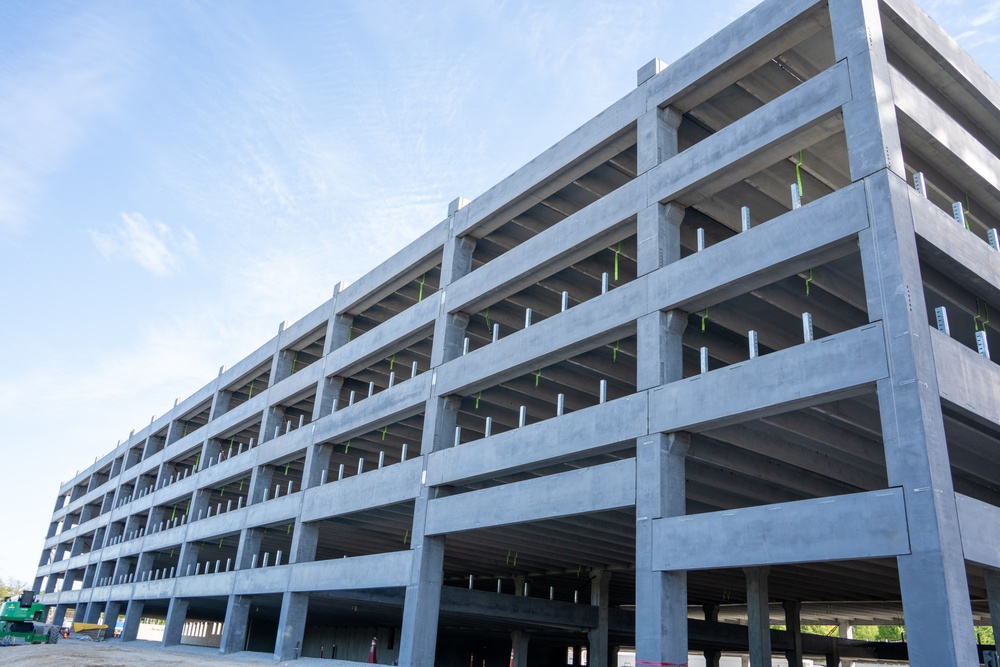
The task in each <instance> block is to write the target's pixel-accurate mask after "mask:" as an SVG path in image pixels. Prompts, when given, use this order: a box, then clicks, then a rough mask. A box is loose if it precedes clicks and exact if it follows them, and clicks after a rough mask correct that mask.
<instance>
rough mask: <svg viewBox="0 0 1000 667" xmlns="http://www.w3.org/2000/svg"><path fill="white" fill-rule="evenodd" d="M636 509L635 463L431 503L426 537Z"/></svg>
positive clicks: (548, 478)
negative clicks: (623, 509) (628, 508)
mask: <svg viewBox="0 0 1000 667" xmlns="http://www.w3.org/2000/svg"><path fill="white" fill-rule="evenodd" d="M634 504H635V459H627V460H624V461H616V462H614V463H605V464H603V465H598V466H593V467H591V468H583V469H580V470H573V471H571V472H564V473H559V474H556V475H548V476H545V477H539V478H536V479H530V480H527V481H524V482H514V483H511V484H504V485H503V486H497V487H491V488H487V489H481V490H479V491H470V492H468V493H462V494H459V495H455V496H446V497H444V498H437V499H435V500H431V501H430V502H429V503H428V506H427V523H426V530H425V532H426V534H428V535H442V534H445V533H454V532H459V531H463V530H474V529H478V528H491V527H494V526H506V525H511V524H517V523H527V522H531V521H543V520H545V519H551V518H554V517H558V516H572V515H576V514H588V513H591V512H600V511H603V510H610V509H618V508H622V507H629V506H632V505H634Z"/></svg>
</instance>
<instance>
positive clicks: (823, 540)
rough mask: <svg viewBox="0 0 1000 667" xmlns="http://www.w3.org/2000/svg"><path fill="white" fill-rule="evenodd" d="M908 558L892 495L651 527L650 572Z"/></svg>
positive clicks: (899, 505) (899, 501)
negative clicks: (651, 552)
mask: <svg viewBox="0 0 1000 667" xmlns="http://www.w3.org/2000/svg"><path fill="white" fill-rule="evenodd" d="M908 553H910V545H909V540H908V532H907V526H906V510H905V507H904V504H903V493H902V491H901V490H900V489H898V488H892V489H885V490H882V491H869V492H866V493H856V494H851V495H845V496H834V497H830V498H815V499H811V500H801V501H798V502H794V503H783V504H779V505H765V506H763V507H745V508H741V509H736V510H726V511H723V512H709V513H705V514H698V515H694V516H679V517H670V518H664V519H656V520H654V521H653V567H654V568H655V569H657V570H665V571H667V570H706V569H714V568H730V567H750V566H757V565H773V564H779V563H782V564H783V563H813V562H824V561H834V560H858V559H865V558H886V557H890V556H898V555H901V554H908Z"/></svg>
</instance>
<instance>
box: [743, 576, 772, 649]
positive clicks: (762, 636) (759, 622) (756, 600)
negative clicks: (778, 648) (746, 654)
mask: <svg viewBox="0 0 1000 667" xmlns="http://www.w3.org/2000/svg"><path fill="white" fill-rule="evenodd" d="M768 570H770V568H767V567H748V568H745V569H744V572H745V573H746V577H747V634H748V636H749V640H750V667H771V610H770V608H769V607H768V605H767V573H768Z"/></svg>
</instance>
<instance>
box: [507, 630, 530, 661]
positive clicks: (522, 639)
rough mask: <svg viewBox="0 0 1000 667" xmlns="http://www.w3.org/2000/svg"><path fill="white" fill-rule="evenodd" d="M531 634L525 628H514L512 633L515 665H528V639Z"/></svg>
mask: <svg viewBox="0 0 1000 667" xmlns="http://www.w3.org/2000/svg"><path fill="white" fill-rule="evenodd" d="M529 638H530V635H529V634H528V633H527V632H526V631H524V630H514V631H513V632H511V633H510V643H511V651H513V654H512V655H513V656H514V667H528V639H529Z"/></svg>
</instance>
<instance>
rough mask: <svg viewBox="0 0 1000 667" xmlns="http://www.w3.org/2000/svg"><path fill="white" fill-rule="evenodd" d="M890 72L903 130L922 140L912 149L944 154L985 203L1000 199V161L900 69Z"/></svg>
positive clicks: (966, 184) (959, 175) (966, 185)
mask: <svg viewBox="0 0 1000 667" xmlns="http://www.w3.org/2000/svg"><path fill="white" fill-rule="evenodd" d="M890 73H891V78H892V92H893V100H894V101H895V103H896V108H897V109H898V110H899V111H900V113H901V114H902V117H901V118H900V119H899V120H900V124H901V125H902V128H901V129H904V130H911V131H914V132H915V133H916V134H917V135H918V136H919V137H920V138H921V139H922V140H923V141H922V142H917V143H916V144H915V145H914V146H913V147H912V148H913V149H914V150H918V151H921V152H923V151H926V150H933V151H935V152H936V153H938V154H940V155H942V156H943V157H944V158H945V159H947V160H948V163H949V165H950V166H951V167H952V169H953V170H954V171H956V172H958V178H959V180H960V181H962V182H963V184H965V187H968V186H969V185H971V184H976V185H978V186H979V188H981V189H982V190H983V191H984V192H985V193H986V195H987V196H986V197H984V199H985V200H987V201H988V200H989V199H991V198H992V199H995V198H997V197H998V196H1000V159H997V157H996V156H995V155H994V154H993V153H991V152H990V150H989V149H988V148H986V147H985V146H983V144H982V143H980V142H979V140H978V139H976V138H975V137H974V136H972V134H970V133H969V131H968V130H966V129H965V128H964V127H962V126H961V125H959V123H958V122H957V121H955V120H954V119H953V118H952V117H951V116H949V115H948V114H947V113H945V112H944V110H943V109H941V107H939V106H938V105H937V104H935V103H934V101H933V100H931V98H929V97H928V96H927V95H926V94H924V92H923V91H921V90H920V89H919V88H917V87H916V86H915V85H913V84H912V83H911V82H910V81H909V79H907V78H906V77H905V76H903V75H902V74H901V73H900V72H899V71H898V70H896V69H891V70H890ZM907 121H909V122H907ZM914 125H915V126H916V127H914ZM970 182H971V183H970Z"/></svg>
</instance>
